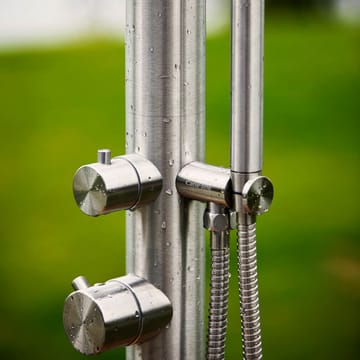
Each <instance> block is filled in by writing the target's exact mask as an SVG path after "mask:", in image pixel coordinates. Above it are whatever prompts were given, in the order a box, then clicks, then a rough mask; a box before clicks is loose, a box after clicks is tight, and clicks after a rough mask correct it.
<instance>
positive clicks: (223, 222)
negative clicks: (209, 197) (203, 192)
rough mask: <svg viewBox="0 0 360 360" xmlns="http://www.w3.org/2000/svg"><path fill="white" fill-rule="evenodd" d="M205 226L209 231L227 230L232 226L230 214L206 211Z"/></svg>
mask: <svg viewBox="0 0 360 360" xmlns="http://www.w3.org/2000/svg"><path fill="white" fill-rule="evenodd" d="M203 220H204V228H205V229H207V230H209V231H216V232H220V231H226V230H229V228H230V222H229V215H228V214H227V213H225V212H224V213H212V212H210V211H209V210H206V211H205V212H204V219H203Z"/></svg>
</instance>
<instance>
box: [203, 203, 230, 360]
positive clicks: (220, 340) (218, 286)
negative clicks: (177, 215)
mask: <svg viewBox="0 0 360 360" xmlns="http://www.w3.org/2000/svg"><path fill="white" fill-rule="evenodd" d="M204 227H205V228H206V229H208V230H210V250H211V269H210V297H209V299H210V301H209V324H208V334H207V351H206V358H207V359H208V360H216V359H218V360H223V359H224V358H225V340H226V329H227V309H228V299H229V230H230V219H229V213H228V209H225V208H224V207H222V206H219V205H217V204H214V203H209V204H208V206H207V208H206V211H205V213H204Z"/></svg>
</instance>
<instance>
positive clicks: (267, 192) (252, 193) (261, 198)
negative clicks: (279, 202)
mask: <svg viewBox="0 0 360 360" xmlns="http://www.w3.org/2000/svg"><path fill="white" fill-rule="evenodd" d="M273 197H274V187H273V185H272V182H271V180H270V179H269V178H267V177H265V176H258V177H256V178H254V179H252V180H248V181H247V182H246V183H245V185H244V187H243V190H242V204H243V207H244V211H246V212H247V213H248V214H250V215H262V214H264V213H266V212H268V211H269V208H270V205H271V202H272V199H273Z"/></svg>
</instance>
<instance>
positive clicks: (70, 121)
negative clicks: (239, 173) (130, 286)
mask: <svg viewBox="0 0 360 360" xmlns="http://www.w3.org/2000/svg"><path fill="white" fill-rule="evenodd" d="M265 44H266V45H265V104H264V109H265V110H264V119H265V143H264V174H266V175H268V176H269V177H271V178H272V180H273V182H274V184H275V199H274V203H273V207H272V209H271V211H270V212H269V213H268V214H266V215H265V216H263V217H261V218H259V221H258V224H259V225H258V229H259V230H258V258H259V282H260V297H261V315H262V330H263V345H264V354H265V359H269V360H270V359H277V360H279V359H299V360H300V359H358V358H359V357H360V341H359V339H360V325H359V324H360V244H359V240H360V239H359V238H360V225H359V223H360V216H359V200H360V197H359V175H360V171H359V163H360V162H359V160H360V151H359V142H360V140H359V135H360V133H359V128H360V125H359V121H360V105H359V103H360V28H359V27H356V26H353V25H345V24H341V23H339V22H337V21H335V20H332V19H328V18H323V17H318V16H316V17H313V16H302V17H295V16H291V17H284V16H279V15H274V14H270V16H268V17H267V21H266V37H265ZM207 55H208V57H207V162H209V163H212V164H216V165H222V166H228V165H229V102H230V97H229V74H230V70H229V63H230V61H229V35H228V34H227V33H223V34H220V35H217V36H216V37H211V38H209V39H208V42H207ZM124 120H125V119H124V48H123V45H122V44H120V43H116V42H113V41H110V40H99V39H98V40H91V41H90V40H89V41H83V42H79V43H73V44H70V45H67V46H63V47H58V48H54V49H47V50H44V49H38V50H36V49H33V50H26V51H12V52H5V53H2V54H0V124H1V150H2V151H1V153H0V160H1V168H2V170H1V178H0V179H1V180H0V196H1V199H2V201H1V204H2V206H1V209H0V239H1V251H0V280H1V287H2V290H1V295H0V309H1V310H0V354H1V358H2V359H11V360H12V359H52V360H57V359H68V360H71V359H81V358H83V356H82V355H81V354H78V353H77V352H76V351H74V350H73V349H72V348H71V346H70V345H69V343H68V341H67V339H66V337H65V335H64V334H63V330H62V320H61V314H62V306H63V301H64V298H65V297H66V296H67V294H68V293H69V292H70V291H71V289H70V281H71V279H72V278H74V277H75V276H77V275H79V274H84V275H86V276H87V277H88V278H89V280H90V282H99V281H103V280H106V279H109V278H112V277H115V276H118V275H121V274H124V271H125V263H124V262H125V246H124V214H123V213H119V214H112V215H109V216H104V217H99V218H96V219H94V218H89V217H86V216H85V215H83V214H81V212H80V211H79V210H78V208H77V207H76V205H75V203H74V201H73V199H72V190H71V184H72V177H73V174H74V172H75V170H76V169H77V168H78V167H79V166H80V165H82V164H85V163H88V162H93V161H95V159H96V150H97V149H98V148H102V147H109V148H111V149H112V150H113V153H114V154H121V153H124V150H125V146H124V138H125V136H124V132H125V121H124ZM235 242H236V241H235V237H233V239H232V248H233V252H232V264H233V265H232V274H233V276H232V278H231V283H232V284H231V298H230V317H229V335H228V342H227V359H239V358H241V356H240V352H241V350H240V330H239V316H238V298H237V288H236V283H237V281H236V266H235V264H236V254H235V251H234V249H235ZM123 354H124V352H123V350H121V349H120V350H115V351H111V352H109V353H107V354H103V355H101V357H102V358H103V359H121V358H123Z"/></svg>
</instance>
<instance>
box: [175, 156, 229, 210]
mask: <svg viewBox="0 0 360 360" xmlns="http://www.w3.org/2000/svg"><path fill="white" fill-rule="evenodd" d="M176 187H177V190H178V192H179V193H180V194H181V195H182V196H183V197H185V198H188V199H192V200H198V201H203V202H212V203H215V204H218V205H221V206H224V207H228V208H230V207H231V203H232V187H231V178H230V170H229V169H226V168H222V167H218V166H212V165H208V164H204V163H201V162H198V161H194V162H191V163H189V164H187V165H185V166H184V167H183V168H182V169H181V170H180V172H179V173H178V175H177V178H176Z"/></svg>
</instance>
